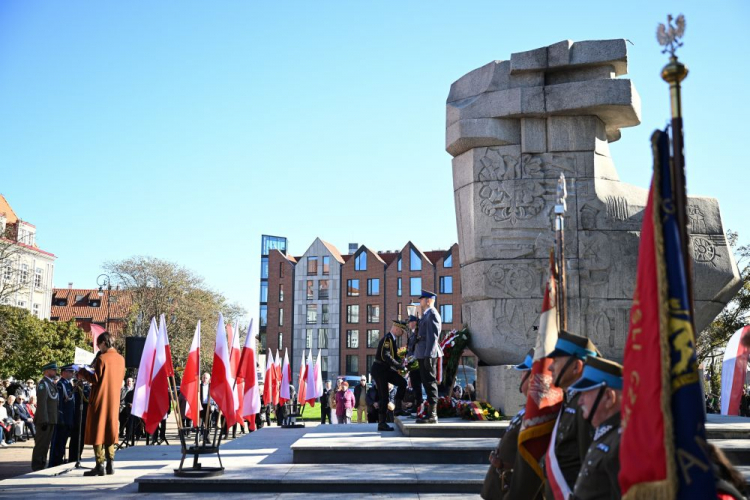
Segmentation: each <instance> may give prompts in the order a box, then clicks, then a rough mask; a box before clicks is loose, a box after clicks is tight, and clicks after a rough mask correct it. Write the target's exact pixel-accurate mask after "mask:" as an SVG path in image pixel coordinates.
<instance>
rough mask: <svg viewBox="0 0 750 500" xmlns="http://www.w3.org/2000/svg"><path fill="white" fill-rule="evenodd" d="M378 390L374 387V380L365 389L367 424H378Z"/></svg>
mask: <svg viewBox="0 0 750 500" xmlns="http://www.w3.org/2000/svg"><path fill="white" fill-rule="evenodd" d="M378 399H379V396H378V388H377V386H376V385H375V380H373V381H372V385H371V386H370V388H369V389H367V396H366V398H365V400H366V401H367V423H368V424H377V423H378Z"/></svg>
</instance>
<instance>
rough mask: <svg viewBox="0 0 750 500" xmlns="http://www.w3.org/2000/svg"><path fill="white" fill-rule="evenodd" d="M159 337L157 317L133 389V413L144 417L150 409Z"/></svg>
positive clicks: (145, 345) (147, 340) (146, 343)
mask: <svg viewBox="0 0 750 500" xmlns="http://www.w3.org/2000/svg"><path fill="white" fill-rule="evenodd" d="M158 337H159V328H158V327H157V326H156V318H151V324H150V325H149V328H148V335H146V342H145V343H144V344H143V352H142V353H141V362H140V364H139V365H138V377H137V378H136V380H135V389H133V407H132V409H131V411H130V413H131V415H133V416H136V417H139V418H143V415H144V414H145V413H146V410H147V409H148V398H149V394H150V393H151V372H152V371H153V368H154V355H155V354H156V343H157V341H158Z"/></svg>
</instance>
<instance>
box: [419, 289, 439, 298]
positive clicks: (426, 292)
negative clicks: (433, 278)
mask: <svg viewBox="0 0 750 500" xmlns="http://www.w3.org/2000/svg"><path fill="white" fill-rule="evenodd" d="M436 297H437V294H436V293H435V292H430V291H429V290H422V295H420V296H419V298H420V299H434V298H436Z"/></svg>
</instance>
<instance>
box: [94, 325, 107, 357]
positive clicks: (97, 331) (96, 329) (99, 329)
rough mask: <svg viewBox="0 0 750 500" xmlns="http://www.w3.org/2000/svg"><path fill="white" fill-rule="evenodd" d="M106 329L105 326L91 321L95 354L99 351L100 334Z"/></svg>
mask: <svg viewBox="0 0 750 500" xmlns="http://www.w3.org/2000/svg"><path fill="white" fill-rule="evenodd" d="M105 331H106V330H104V327H103V326H99V325H95V324H93V323H91V338H92V340H93V342H94V354H96V353H97V352H99V346H98V345H97V344H96V341H97V339H98V338H99V335H101V334H102V333H104V332H105Z"/></svg>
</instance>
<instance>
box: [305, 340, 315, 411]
mask: <svg viewBox="0 0 750 500" xmlns="http://www.w3.org/2000/svg"><path fill="white" fill-rule="evenodd" d="M306 369H307V381H306V384H307V399H306V400H305V401H307V402H308V403H309V404H310V406H313V407H314V406H315V401H317V400H318V396H317V395H316V394H315V392H316V391H315V365H313V360H312V349H310V351H309V352H308V353H307V368H306Z"/></svg>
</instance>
